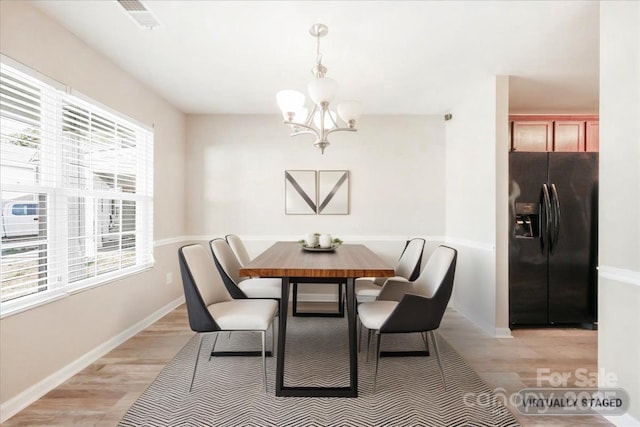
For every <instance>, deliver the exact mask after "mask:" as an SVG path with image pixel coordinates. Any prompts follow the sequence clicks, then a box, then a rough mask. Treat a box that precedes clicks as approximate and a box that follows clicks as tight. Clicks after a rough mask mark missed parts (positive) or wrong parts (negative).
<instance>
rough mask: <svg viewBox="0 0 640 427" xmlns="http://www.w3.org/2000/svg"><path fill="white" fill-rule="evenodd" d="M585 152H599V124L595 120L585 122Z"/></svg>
mask: <svg viewBox="0 0 640 427" xmlns="http://www.w3.org/2000/svg"><path fill="white" fill-rule="evenodd" d="M585 144H586V150H587V151H600V122H599V121H597V120H589V121H587V136H586V141H585Z"/></svg>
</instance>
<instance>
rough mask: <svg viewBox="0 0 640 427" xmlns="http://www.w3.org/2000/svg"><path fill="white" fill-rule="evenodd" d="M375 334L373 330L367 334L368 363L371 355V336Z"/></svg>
mask: <svg viewBox="0 0 640 427" xmlns="http://www.w3.org/2000/svg"><path fill="white" fill-rule="evenodd" d="M374 332H375V331H374V330H373V329H369V330H368V333H367V362H368V361H369V353H371V336H372V335H373V333H374Z"/></svg>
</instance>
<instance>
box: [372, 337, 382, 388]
mask: <svg viewBox="0 0 640 427" xmlns="http://www.w3.org/2000/svg"><path fill="white" fill-rule="evenodd" d="M380 341H382V334H381V333H379V332H378V344H377V346H376V370H375V373H374V374H373V392H374V393H375V392H376V381H377V380H378V364H379V363H380Z"/></svg>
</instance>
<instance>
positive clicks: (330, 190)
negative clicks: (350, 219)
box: [317, 170, 349, 215]
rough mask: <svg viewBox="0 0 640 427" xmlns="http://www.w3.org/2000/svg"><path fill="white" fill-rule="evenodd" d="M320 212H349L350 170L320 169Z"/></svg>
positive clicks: (324, 213) (332, 213)
mask: <svg viewBox="0 0 640 427" xmlns="http://www.w3.org/2000/svg"><path fill="white" fill-rule="evenodd" d="M317 205H318V214H320V215H348V214H349V171H346V170H321V171H318V202H317Z"/></svg>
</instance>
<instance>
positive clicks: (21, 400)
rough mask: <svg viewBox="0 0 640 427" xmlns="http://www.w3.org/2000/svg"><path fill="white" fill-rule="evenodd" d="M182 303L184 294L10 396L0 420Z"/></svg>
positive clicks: (4, 404)
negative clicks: (20, 391)
mask: <svg viewBox="0 0 640 427" xmlns="http://www.w3.org/2000/svg"><path fill="white" fill-rule="evenodd" d="M183 303H184V297H180V298H177V299H175V300H173V301H171V302H170V303H169V304H167V305H165V306H164V307H162V308H160V309H159V310H156V311H155V312H153V313H151V314H150V315H149V316H147V317H146V318H144V319H142V320H141V321H139V322H138V323H136V324H134V325H132V326H131V327H129V328H127V329H125V330H124V331H122V332H121V333H119V334H118V335H116V336H114V337H113V338H111V339H110V340H109V341H106V342H104V343H102V344H100V345H99V346H98V347H96V348H94V349H93V350H91V351H90V352H88V353H86V354H85V355H83V356H82V357H80V358H78V359H76V360H75V361H73V362H71V363H70V364H68V365H67V366H65V367H64V368H62V369H60V370H58V371H57V372H54V373H53V374H51V375H49V376H48V377H47V378H45V379H43V380H42V381H40V382H38V383H37V384H34V385H32V386H31V387H29V388H28V389H26V390H25V391H23V392H22V393H20V394H18V395H17V396H15V397H12V398H11V399H9V400H7V401H6V402H3V403H2V404H0V423H4V422H5V421H7V420H8V419H9V418H11V417H13V416H14V415H16V414H17V413H18V412H20V411H21V410H23V409H24V408H26V407H27V406H29V405H31V404H32V403H33V402H35V401H36V400H38V399H40V398H41V397H42V396H44V395H45V394H47V393H48V392H50V391H51V390H53V389H54V388H56V387H58V386H59V385H60V384H62V383H64V382H65V381H67V380H68V379H69V378H71V377H72V376H74V375H76V374H77V373H78V372H80V371H81V370H83V369H84V368H86V367H87V366H89V365H91V364H92V363H93V362H95V361H96V360H98V359H100V358H101V357H102V356H104V355H105V354H107V353H108V352H110V351H111V350H113V349H114V348H116V347H118V346H119V345H120V344H122V343H124V342H125V341H126V340H128V339H129V338H131V337H133V336H134V335H136V334H138V333H139V332H141V331H142V330H144V329H146V328H147V327H149V326H150V325H152V324H153V323H154V322H156V321H157V320H159V319H160V318H162V317H163V316H165V315H167V314H168V313H170V312H171V311H173V310H174V309H175V308H176V307H178V306H179V305H181V304H183Z"/></svg>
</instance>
